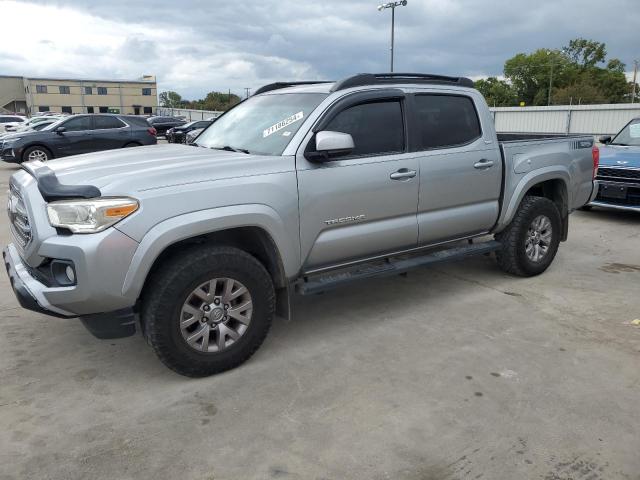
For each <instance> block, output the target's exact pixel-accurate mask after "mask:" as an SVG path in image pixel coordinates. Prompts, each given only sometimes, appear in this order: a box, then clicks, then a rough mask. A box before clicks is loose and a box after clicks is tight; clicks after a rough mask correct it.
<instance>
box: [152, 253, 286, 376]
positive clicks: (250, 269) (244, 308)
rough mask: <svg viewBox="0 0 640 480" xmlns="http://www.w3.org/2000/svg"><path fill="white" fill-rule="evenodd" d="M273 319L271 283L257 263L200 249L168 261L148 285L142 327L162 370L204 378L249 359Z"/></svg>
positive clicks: (237, 255)
mask: <svg viewBox="0 0 640 480" xmlns="http://www.w3.org/2000/svg"><path fill="white" fill-rule="evenodd" d="M274 312H275V293H274V287H273V282H272V281H271V277H270V276H269V273H268V272H267V270H266V269H265V268H264V266H263V265H262V264H261V263H260V262H259V261H258V260H256V259H255V258H254V257H252V256H251V255H249V254H247V253H246V252H243V251H242V250H239V249H237V248H232V247H208V246H198V247H194V248H192V249H189V250H187V251H185V252H183V253H181V254H180V255H177V256H175V257H173V258H172V259H170V260H169V261H167V262H166V263H165V264H163V265H162V267H161V268H160V269H159V270H158V271H157V273H156V274H155V275H154V276H153V277H152V278H151V279H150V280H149V283H148V285H147V286H146V287H145V294H144V297H143V307H142V321H143V322H144V324H145V331H146V334H147V338H148V340H149V343H150V344H151V346H152V347H153V349H154V351H155V352H156V354H157V355H158V357H159V358H160V360H161V361H162V362H163V363H164V364H165V365H167V366H168V367H169V368H171V369H172V370H174V371H176V372H178V373H180V374H182V375H186V376H189V377H203V376H207V375H212V374H215V373H219V372H223V371H225V370H228V369H231V368H234V367H236V366H238V365H240V364H241V363H243V362H244V361H246V360H247V359H248V358H249V357H251V355H253V353H254V352H255V351H256V350H257V349H258V347H260V345H261V344H262V342H263V340H264V338H265V336H266V335H267V332H268V330H269V327H270V325H271V320H272V318H273V316H274Z"/></svg>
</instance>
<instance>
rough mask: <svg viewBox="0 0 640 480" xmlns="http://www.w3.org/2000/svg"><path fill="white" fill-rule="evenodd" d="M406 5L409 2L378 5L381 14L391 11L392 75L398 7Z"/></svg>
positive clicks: (403, 0)
mask: <svg viewBox="0 0 640 480" xmlns="http://www.w3.org/2000/svg"><path fill="white" fill-rule="evenodd" d="M406 5H407V0H401V1H398V2H389V3H383V4H382V5H378V11H379V12H381V11H382V10H384V9H386V8H390V9H391V73H393V48H394V43H395V24H396V7H404V6H406Z"/></svg>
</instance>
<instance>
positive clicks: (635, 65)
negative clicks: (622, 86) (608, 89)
mask: <svg viewBox="0 0 640 480" xmlns="http://www.w3.org/2000/svg"><path fill="white" fill-rule="evenodd" d="M637 77H638V60H634V61H633V84H632V85H631V103H635V101H636V78H637Z"/></svg>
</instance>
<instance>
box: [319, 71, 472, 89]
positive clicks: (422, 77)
mask: <svg viewBox="0 0 640 480" xmlns="http://www.w3.org/2000/svg"><path fill="white" fill-rule="evenodd" d="M388 83H430V84H436V85H458V86H460V87H471V88H473V86H474V83H473V80H471V79H470V78H466V77H449V76H446V75H434V74H430V73H359V74H358V75H354V76H352V77H348V78H345V79H343V80H340V81H338V82H336V83H335V84H334V85H333V87H332V88H331V91H332V92H336V91H338V90H344V89H346V88H351V87H361V86H364V85H383V84H388Z"/></svg>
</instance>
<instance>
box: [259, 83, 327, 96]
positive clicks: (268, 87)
mask: <svg viewBox="0 0 640 480" xmlns="http://www.w3.org/2000/svg"><path fill="white" fill-rule="evenodd" d="M316 83H333V80H314V81H307V82H275V83H269V84H268V85H263V86H262V87H260V88H259V89H257V90H256V91H255V93H254V95H260V94H261V93H264V92H270V91H271V90H278V89H280V88H287V87H295V86H296V85H315V84H316Z"/></svg>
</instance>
